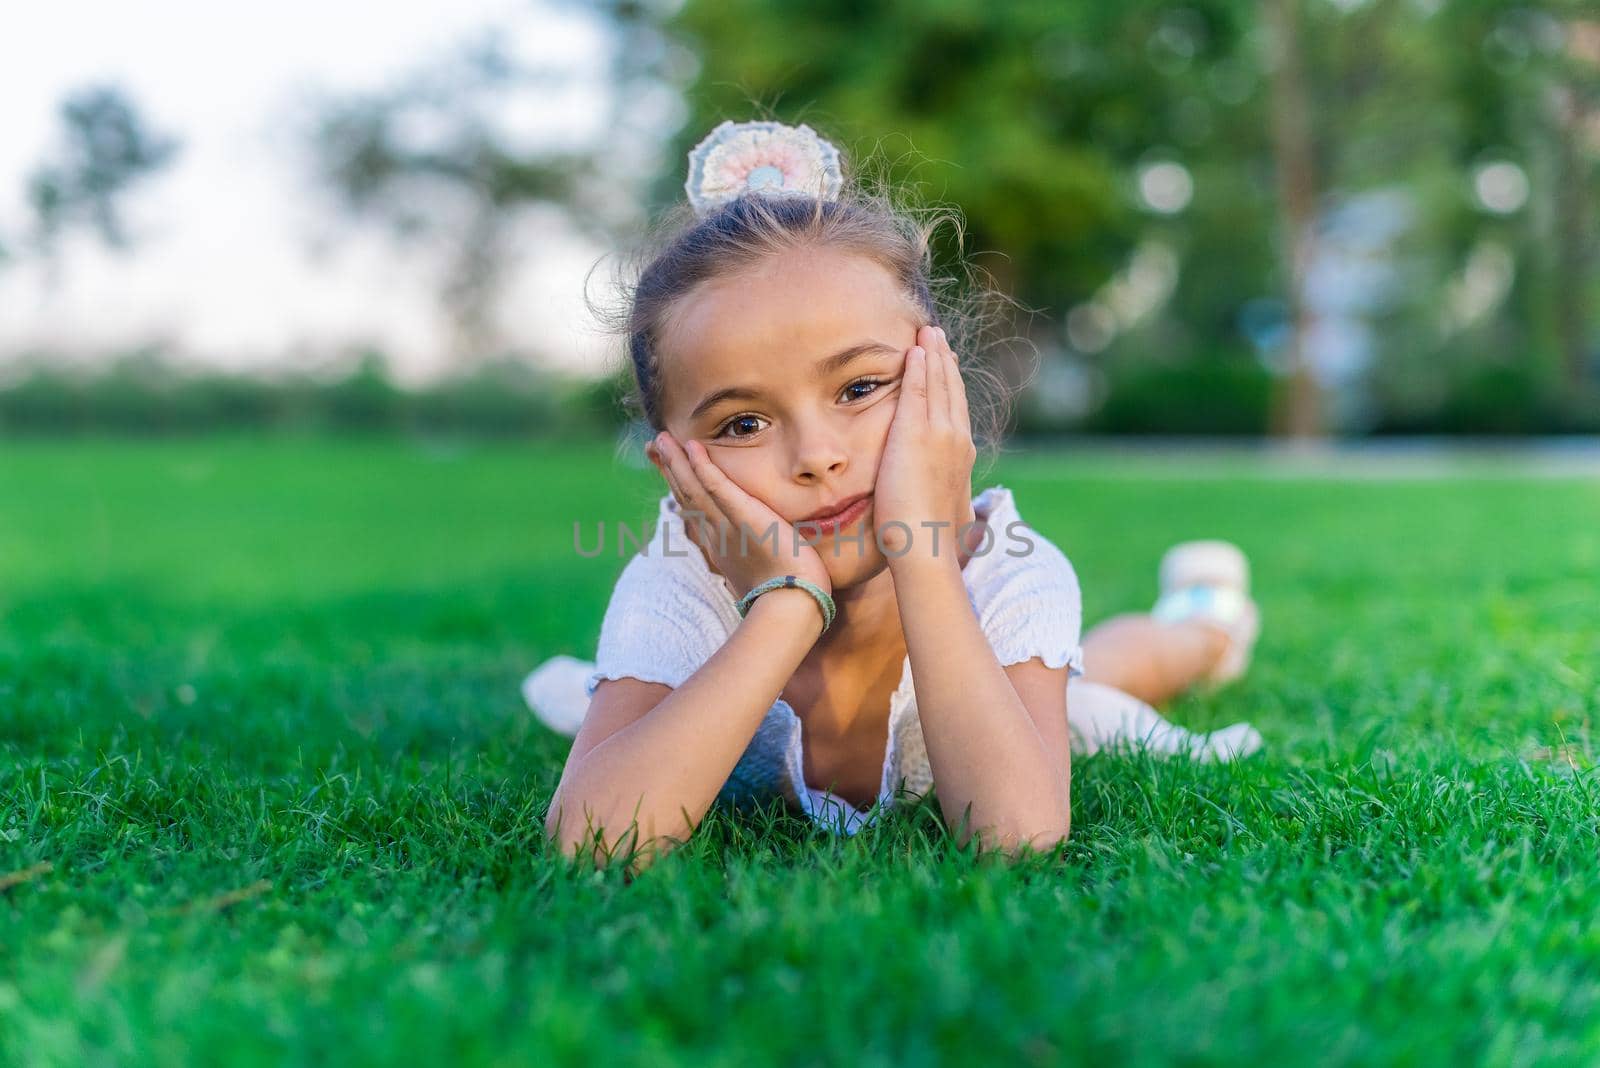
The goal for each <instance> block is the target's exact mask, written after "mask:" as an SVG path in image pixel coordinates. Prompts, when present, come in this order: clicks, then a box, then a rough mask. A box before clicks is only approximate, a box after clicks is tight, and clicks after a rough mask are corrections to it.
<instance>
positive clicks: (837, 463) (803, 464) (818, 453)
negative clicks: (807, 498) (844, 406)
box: [794, 418, 850, 483]
mask: <svg viewBox="0 0 1600 1068" xmlns="http://www.w3.org/2000/svg"><path fill="white" fill-rule="evenodd" d="M846 445H847V443H846V441H845V436H844V434H843V433H841V431H840V428H839V427H838V426H837V425H836V424H835V423H834V421H832V420H830V419H827V418H814V419H811V420H808V421H807V422H806V423H804V424H803V425H801V426H800V427H799V431H798V437H797V438H796V440H795V448H794V477H795V479H796V480H797V481H800V482H806V483H815V482H816V481H818V480H819V479H824V478H837V477H838V476H839V475H842V474H843V473H844V472H845V469H846V467H847V466H848V465H849V463H850V453H849V449H848V448H847V447H846Z"/></svg>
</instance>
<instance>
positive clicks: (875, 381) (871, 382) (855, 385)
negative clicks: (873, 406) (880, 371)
mask: <svg viewBox="0 0 1600 1068" xmlns="http://www.w3.org/2000/svg"><path fill="white" fill-rule="evenodd" d="M883 382H884V380H883V379H879V378H863V379H861V381H859V382H852V383H850V384H849V385H848V386H845V387H844V389H845V392H846V393H848V392H850V391H851V390H852V389H860V388H861V387H863V386H872V387H873V389H872V390H868V391H867V392H866V393H858V394H856V395H855V396H854V397H852V398H851V399H852V400H860V399H861V398H862V397H870V396H872V394H873V392H874V391H875V390H876V388H877V387H878V386H881V385H883Z"/></svg>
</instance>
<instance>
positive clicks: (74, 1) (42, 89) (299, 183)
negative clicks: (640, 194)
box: [0, 0, 609, 380]
mask: <svg viewBox="0 0 1600 1068" xmlns="http://www.w3.org/2000/svg"><path fill="white" fill-rule="evenodd" d="M8 22H9V24H10V25H9V27H8V30H7V32H6V33H4V34H0V71H3V72H4V73H3V75H0V87H3V90H4V91H3V92H0V130H3V131H4V136H3V137H0V240H4V241H5V243H6V244H7V245H8V246H10V247H12V248H13V249H15V247H16V245H17V238H18V236H19V235H20V234H22V233H23V232H24V231H25V229H26V227H27V225H28V223H29V215H28V211H27V207H26V201H25V182H26V178H27V175H28V173H29V172H30V171H31V170H32V169H33V168H34V167H35V166H36V165H37V164H38V163H39V161H40V160H41V159H44V158H46V157H47V156H48V155H50V154H51V152H52V149H53V146H54V143H55V138H56V137H57V130H58V128H59V122H58V119H57V106H58V104H59V102H60V100H61V97H62V96H63V95H64V94H66V93H67V92H69V91H71V90H73V89H75V88H79V87H81V86H84V85H87V84H99V83H106V82H112V83H115V84H117V85H119V86H120V87H122V88H123V89H124V90H126V91H127V92H128V93H129V94H130V95H131V96H132V98H133V100H134V101H135V103H136V104H137V105H138V107H139V108H140V110H141V112H142V114H143V115H144V116H145V118H146V119H147V120H148V121H149V122H150V123H151V125H152V126H153V127H155V128H157V129H159V130H162V131H166V132H170V133H173V134H176V135H177V136H178V137H179V138H180V139H181V140H182V142H183V147H182V150H181V153H180V155H179V156H178V157H177V159H176V161H175V163H174V164H173V165H172V166H171V167H170V168H169V169H168V170H166V171H164V172H162V173H161V174H160V175H159V176H157V177H155V178H153V179H151V180H149V181H147V182H146V183H145V184H144V185H141V186H140V187H138V189H137V191H136V192H135V193H134V194H133V195H132V196H131V197H130V198H129V200H128V201H127V202H126V203H127V208H128V211H127V214H126V218H127V220H128V222H129V223H130V224H131V228H132V229H133V230H134V232H135V233H136V235H137V237H138V239H139V243H138V245H137V247H136V248H135V249H134V251H133V253H132V254H130V255H118V254H116V253H113V252H109V251H106V250H105V249H103V248H101V247H100V246H99V245H98V244H97V243H95V242H94V241H92V240H87V239H85V240H79V241H74V242H70V243H68V244H66V245H65V246H64V248H63V251H62V254H61V255H60V257H59V258H58V263H57V265H56V268H55V270H54V271H53V272H51V271H47V270H46V269H45V268H44V266H43V265H42V264H40V263H37V262H35V261H30V260H26V259H25V260H24V261H23V262H22V263H21V264H20V265H19V264H16V263H13V264H12V265H11V266H9V267H4V268H0V364H3V363H4V362H5V361H8V360H14V359H15V358H16V356H17V354H18V353H20V352H22V351H24V350H26V349H29V348H46V349H51V350H59V351H62V352H65V353H69V354H71V356H72V357H73V358H94V357H97V356H102V355H104V354H106V353H107V352H112V351H122V350H126V349H128V348H132V347H135V346H138V345H140V344H148V343H159V344H163V345H164V346H166V347H167V348H169V349H174V350H177V351H178V352H180V353H181V354H183V356H184V357H185V358H187V359H193V360H197V361H204V362H207V363H211V364H214V365H222V366H228V367H235V368H243V367H251V368H260V367H267V366H274V365H285V364H293V363H296V362H297V361H298V362H302V363H304V362H310V361H312V360H313V359H314V358H316V357H318V356H320V355H323V354H326V353H327V352H329V351H330V350H333V349H336V348H338V347H339V346H341V345H348V344H356V343H375V344H378V345H380V346H382V347H383V348H384V349H386V350H387V351H389V352H391V353H392V354H393V355H394V356H395V357H396V359H397V362H398V364H399V368H400V372H401V374H402V375H403V377H405V378H407V379H410V380H420V379H423V378H426V377H428V376H429V375H431V374H433V373H436V372H437V371H438V370H440V369H441V366H442V359H443V355H442V354H443V350H444V348H445V338H446V337H447V336H448V335H447V332H446V323H445V322H444V320H443V319H442V317H441V315H440V313H439V311H438V303H437V300H436V298H435V293H436V285H435V282H436V279H437V277H438V274H439V271H440V269H441V266H442V265H441V263H440V261H439V260H438V259H437V258H436V257H433V256H430V255H429V254H426V253H424V252H421V251H414V252H411V253H407V254H405V255H400V254H398V253H397V251H396V246H394V245H393V244H392V243H391V242H389V241H388V240H387V239H386V238H385V237H383V236H382V235H381V234H380V233H379V232H377V231H375V230H372V231H350V230H348V229H346V228H341V227H338V226H336V225H335V223H336V222H337V218H338V217H337V215H336V213H335V212H334V211H333V209H332V208H331V207H330V206H329V204H330V202H329V201H328V200H326V199H325V198H324V196H323V195H322V194H321V192H320V191H319V190H317V189H316V188H315V187H314V186H313V185H312V183H311V178H310V174H311V170H310V166H309V164H308V162H307V161H306V160H305V157H304V156H303V155H302V154H301V152H300V150H299V148H298V142H297V140H296V132H295V131H296V128H297V124H298V123H301V122H303V116H304V109H303V103H304V101H305V99H306V97H307V96H308V94H309V93H310V92H311V91H312V90H323V91H327V90H368V89H378V88H382V87H384V86H386V85H387V84H389V83H390V82H391V81H393V80H395V79H397V78H398V77H400V76H401V75H402V74H404V73H405V72H407V71H410V70H413V69H415V68H416V67H418V66H419V65H422V64H425V63H427V62H428V61H429V60H430V59H437V58H440V57H442V56H444V55H447V54H449V53H450V52H452V51H453V50H454V49H455V48H456V47H458V46H459V45H460V44H461V43H462V42H463V41H465V40H468V39H470V38H471V37H472V36H473V35H474V34H475V33H476V32H478V31H481V30H482V29H484V28H485V27H488V26H493V25H505V26H508V27H510V28H512V29H513V30H514V31H515V32H514V34H513V35H512V37H511V38H510V43H511V48H512V50H513V52H514V54H516V55H518V56H521V57H524V58H528V59H534V58H544V59H548V60H550V61H552V62H554V63H557V64H560V65H561V66H563V67H564V68H566V69H570V70H571V71H573V72H574V73H575V74H576V75H578V80H577V83H576V85H575V86H574V88H573V89H572V90H571V91H566V92H562V93H559V94H556V93H552V92H550V91H544V92H542V93H541V95H540V96H539V97H537V98H534V99H524V100H520V101H517V100H512V101H507V104H506V110H505V113H504V116H505V118H504V121H505V122H506V123H507V124H508V125H509V126H510V128H511V129H512V130H513V131H514V133H515V136H516V137H517V138H518V139H519V140H521V139H524V138H526V139H527V140H528V141H529V142H534V141H543V140H549V139H559V140H562V141H566V142H578V141H582V140H584V139H587V138H592V137H594V136H597V135H598V134H599V133H600V132H601V131H602V130H603V129H604V124H605V108H606V87H605V82H604V66H605V57H606V49H607V48H608V47H609V43H608V39H607V37H606V35H605V33H604V32H603V30H602V29H601V28H600V27H599V26H598V25H597V24H596V23H595V21H594V20H593V19H592V18H590V17H589V16H586V15H584V14H582V13H581V12H573V11H571V10H570V9H566V8H563V9H561V10H559V11H555V10H552V9H550V8H546V7H542V6H540V3H539V0H520V2H519V0H382V2H379V0H337V2H333V3H330V2H328V0H276V2H275V3H272V4H219V3H216V2H215V0H211V2H204V0H145V2H142V3H137V4H130V3H118V2H115V0H54V2H52V3H49V4H35V5H30V6H28V7H27V8H26V9H25V11H24V10H21V9H19V10H18V11H16V12H14V13H13V17H12V18H11V19H9V20H8ZM529 225H530V230H529V232H528V240H527V241H526V242H523V243H522V244H523V246H524V247H526V248H528V249H529V250H530V251H529V254H528V255H527V257H526V259H525V260H524V262H522V263H521V264H520V265H519V267H518V269H517V271H516V274H515V276H514V278H513V280H512V284H511V286H510V289H509V292H508V294H507V300H506V301H505V303H504V306H503V307H504V309H507V312H506V314H505V315H504V316H503V318H504V320H505V324H506V327H507V330H508V332H509V334H510V336H511V338H512V339H513V340H515V341H517V342H520V343H521V344H524V345H527V346H530V347H532V348H533V349H535V350H536V351H538V352H541V353H543V354H545V357H546V358H547V359H549V360H550V361H551V362H557V363H561V364H563V365H567V366H574V367H582V368H588V369H593V368H594V367H596V366H598V362H599V360H600V359H601V354H602V352H604V351H605V348H604V346H605V341H604V339H602V338H601V337H599V335H598V334H597V333H596V332H595V330H594V329H593V328H592V326H591V325H590V323H589V319H588V316H587V314H586V313H585V311H584V308H583V303H582V282H583V274H584V272H585V271H586V270H587V268H588V267H589V266H590V265H591V264H592V263H593V262H594V260H595V259H596V258H597V257H598V256H600V255H601V254H602V253H603V251H604V250H603V249H600V248H597V247H592V246H589V245H587V244H585V243H583V242H582V241H579V240H578V239H576V238H575V237H573V236H572V235H570V234H563V233H552V232H550V230H549V223H548V221H547V222H545V223H542V224H541V223H536V222H530V224H529ZM352 235H353V236H352ZM330 238H331V240H330ZM319 243H320V244H322V245H324V246H326V251H325V253H324V254H322V255H318V254H317V253H316V252H315V249H316V247H317V246H318V245H319ZM534 250H537V251H534Z"/></svg>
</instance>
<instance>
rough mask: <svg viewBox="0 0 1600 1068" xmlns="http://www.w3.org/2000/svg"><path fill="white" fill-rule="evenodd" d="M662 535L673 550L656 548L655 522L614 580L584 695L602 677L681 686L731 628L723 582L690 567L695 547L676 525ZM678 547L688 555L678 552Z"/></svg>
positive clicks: (733, 613) (734, 620) (732, 612)
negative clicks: (649, 535) (652, 532)
mask: <svg viewBox="0 0 1600 1068" xmlns="http://www.w3.org/2000/svg"><path fill="white" fill-rule="evenodd" d="M674 530H675V531H676V533H674ZM666 533H668V534H671V535H672V541H671V543H670V549H671V551H672V553H674V554H679V555H669V554H667V553H665V552H663V548H664V544H663V537H662V530H661V528H658V533H657V537H656V538H655V539H654V540H653V541H652V542H651V543H650V545H649V546H647V547H646V550H645V551H644V552H641V553H640V554H638V555H636V556H634V558H633V559H632V560H630V561H628V564H627V566H626V567H624V568H623V569H622V574H621V575H620V576H619V577H618V579H617V583H616V586H615V588H613V590H612V592H611V600H610V603H609V604H607V606H606V614H605V618H604V620H603V621H602V622H601V624H600V640H599V643H598V644H597V646H596V649H595V670H594V671H592V672H591V673H590V674H589V676H588V679H587V680H586V681H585V683H584V693H585V695H586V696H588V697H593V696H594V691H595V689H596V688H597V687H598V686H599V685H600V683H601V681H603V680H605V679H619V678H624V677H626V678H634V679H639V680H641V681H643V682H659V683H663V684H665V685H667V686H673V687H677V686H681V685H683V683H684V682H685V681H686V680H687V679H688V678H689V676H690V675H693V674H694V673H695V672H696V671H698V670H699V669H700V667H701V665H703V664H704V663H705V662H706V661H707V660H709V659H711V657H712V656H714V655H715V654H716V652H717V650H718V649H720V648H721V647H722V646H723V644H724V643H725V642H726V641H727V640H728V637H729V636H730V635H731V634H732V633H733V631H734V629H736V628H737V626H738V622H739V614H738V610H737V609H736V608H735V607H734V605H733V602H732V600H731V599H730V598H729V597H728V595H727V593H726V589H725V587H723V586H722V585H721V584H720V582H719V580H717V579H716V578H715V576H714V575H712V574H710V573H709V572H707V571H706V570H705V567H704V564H703V563H701V564H700V565H699V566H695V561H696V560H698V559H701V558H700V557H699V550H698V549H697V548H695V547H694V545H693V543H692V542H689V541H688V539H687V537H686V536H685V535H684V534H683V533H682V528H681V526H677V527H674V528H671V529H668V530H667V531H666ZM686 545H687V546H688V551H689V553H691V554H693V555H692V556H685V555H682V554H683V553H684V546H686Z"/></svg>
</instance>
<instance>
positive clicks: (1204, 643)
mask: <svg viewBox="0 0 1600 1068" xmlns="http://www.w3.org/2000/svg"><path fill="white" fill-rule="evenodd" d="M1159 585H1160V587H1161V596H1160V597H1159V598H1158V599H1157V600H1156V606H1155V608H1154V609H1152V610H1151V611H1150V612H1148V613H1146V612H1128V613H1125V614H1123V615H1120V616H1114V617H1112V618H1111V619H1108V620H1106V621H1105V622H1103V623H1101V624H1100V625H1099V626H1096V627H1094V628H1093V629H1092V630H1090V631H1089V633H1088V634H1087V635H1085V636H1084V639H1083V646H1084V651H1083V662H1084V667H1085V669H1086V671H1085V676H1086V677H1087V678H1091V679H1093V680H1094V681H1096V682H1099V683H1101V684H1102V685H1105V686H1111V687H1114V688H1115V689H1118V690H1121V691H1123V692H1124V693H1128V694H1132V695H1133V696H1134V697H1137V698H1138V699H1140V700H1141V701H1144V702H1145V703H1146V704H1149V705H1159V704H1161V703H1162V702H1164V701H1167V700H1170V699H1171V698H1173V697H1176V696H1177V695H1178V694H1180V693H1182V692H1183V691H1184V690H1187V689H1188V688H1189V687H1190V686H1193V685H1194V684H1195V683H1197V682H1200V681H1202V680H1206V681H1208V682H1209V683H1211V684H1213V685H1219V684H1221V683H1223V682H1226V681H1227V680H1229V679H1232V678H1235V677H1237V676H1238V675H1239V674H1240V673H1241V672H1242V671H1243V670H1244V668H1245V665H1246V664H1247V663H1248V661H1249V658H1250V649H1251V647H1252V646H1253V645H1254V644H1255V639H1256V635H1257V633H1258V632H1259V630H1260V614H1259V612H1258V610H1257V609H1256V606H1255V602H1254V601H1252V600H1251V599H1250V595H1249V590H1250V563H1249V561H1248V560H1247V559H1246V558H1245V555H1244V552H1243V551H1242V550H1241V549H1240V548H1239V547H1238V546H1237V545H1234V544H1233V543H1232V542H1227V541H1220V540H1217V539H1215V538H1211V539H1203V540H1198V541H1185V542H1179V543H1178V544H1176V545H1174V546H1172V547H1171V548H1170V549H1168V550H1167V551H1166V553H1165V554H1163V556H1162V558H1161V566H1160V575H1159Z"/></svg>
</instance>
